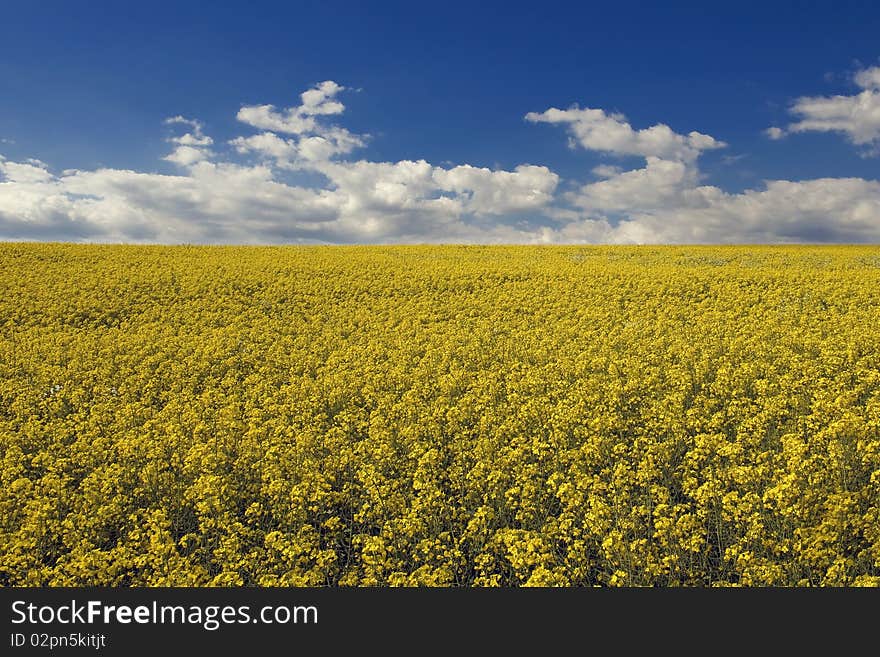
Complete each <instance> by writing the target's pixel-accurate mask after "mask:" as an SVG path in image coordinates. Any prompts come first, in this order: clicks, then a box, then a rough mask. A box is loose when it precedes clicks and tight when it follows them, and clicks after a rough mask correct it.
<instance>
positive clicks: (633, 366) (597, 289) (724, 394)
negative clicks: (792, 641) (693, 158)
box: [0, 243, 880, 586]
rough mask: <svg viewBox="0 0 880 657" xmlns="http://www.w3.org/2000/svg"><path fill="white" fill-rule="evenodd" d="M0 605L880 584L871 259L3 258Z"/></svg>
mask: <svg viewBox="0 0 880 657" xmlns="http://www.w3.org/2000/svg"><path fill="white" fill-rule="evenodd" d="M0 584H3V585H6V586H9V585H44V586H61V585H107V586H153V585H171V586H177V585H194V586H209V585H218V586H241V585H256V586H273V585H282V586H305V585H311V586H325V585H329V586H335V585H341V586H364V585H378V586H395V585H440V586H454V585H458V586H495V585H501V586H520V585H538V586H554V585H558V586H585V585H626V586H638V585H654V586H679V585H683V586H712V585H764V586H795V585H800V586H806V585H825V586H827V585H833V586H840V585H868V586H877V585H880V248H878V247H811V246H781V247H745V246H736V247H584V246H567V247H556V246H534V247H532V246H517V247H507V246H485V247H482V246H461V247H457V246H408V247H390V246H389V247H365V246H358V247H195V246H177V247H154V246H150V247H146V246H144V247H140V246H113V245H107V246H98V245H88V246H86V245H69V244H68V245H62V244H42V245H37V244H27V243H6V244H2V245H0Z"/></svg>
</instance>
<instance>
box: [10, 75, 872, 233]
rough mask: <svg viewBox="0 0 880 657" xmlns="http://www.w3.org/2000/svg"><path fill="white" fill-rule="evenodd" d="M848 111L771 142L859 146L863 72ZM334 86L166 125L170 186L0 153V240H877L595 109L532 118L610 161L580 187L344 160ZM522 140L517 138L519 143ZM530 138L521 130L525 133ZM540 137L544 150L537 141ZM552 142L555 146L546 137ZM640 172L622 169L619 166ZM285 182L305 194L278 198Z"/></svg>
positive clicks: (824, 210) (859, 225)
mask: <svg viewBox="0 0 880 657" xmlns="http://www.w3.org/2000/svg"><path fill="white" fill-rule="evenodd" d="M855 80H856V82H857V83H858V84H859V85H860V88H861V89H863V91H862V92H860V93H859V94H858V95H857V96H835V97H831V98H806V97H805V98H800V99H798V100H797V101H796V102H795V103H794V105H793V107H792V112H793V113H794V114H796V115H797V116H799V117H801V119H800V120H799V121H798V122H796V123H793V124H792V125H790V126H788V127H787V128H785V129H782V128H771V129H769V130H768V131H767V134H768V136H769V137H771V138H773V139H781V138H783V137H784V136H785V135H787V134H791V133H795V132H802V131H806V130H823V131H835V132H840V133H842V134H843V135H844V136H845V137H846V138H847V139H848V140H849V141H851V142H852V143H853V144H855V145H857V146H860V147H868V148H873V147H875V146H876V143H877V140H878V134H880V119H878V109H877V108H878V105H877V98H878V97H880V69H878V68H875V69H866V70H865V71H861V72H860V73H859V74H858V75H857V76H856V78H855ZM345 92H346V88H345V87H343V86H342V85H340V84H338V83H336V82H334V81H325V82H322V83H320V84H317V85H315V86H314V87H312V88H310V89H307V90H306V91H304V92H303V93H301V94H300V96H299V102H298V103H297V104H294V105H292V106H291V107H286V108H278V107H275V106H273V105H247V106H244V107H242V108H241V109H240V110H239V111H238V114H237V116H236V119H237V120H238V122H239V123H240V124H242V126H243V128H244V130H245V131H246V132H245V133H244V134H241V135H239V136H236V137H234V138H233V139H231V140H228V141H227V142H225V143H218V142H215V140H214V139H213V138H212V137H211V136H209V135H208V134H206V128H205V126H204V125H203V124H202V123H201V122H200V121H198V120H195V119H190V118H185V117H183V116H174V117H170V118H169V119H167V120H166V123H167V124H168V125H169V126H172V127H173V128H174V129H175V130H176V131H177V132H178V133H179V134H177V135H175V136H173V137H171V138H170V139H169V143H170V145H171V151H170V153H168V155H166V156H165V157H164V159H165V160H166V161H168V162H170V163H172V164H173V165H174V166H175V167H176V169H177V172H176V173H175V174H174V175H165V174H158V173H146V172H138V171H132V170H124V169H97V170H91V171H87V170H67V171H64V172H61V173H53V172H52V171H51V170H50V168H49V166H48V165H47V164H45V163H43V162H41V161H39V160H25V161H20V162H15V161H11V160H9V159H6V158H4V157H3V156H2V155H0V239H7V240H71V241H96V242H146V243H243V244H277V243H354V242H358V243H421V242H435V243H440V242H445V243H452V242H455V243H467V242H477V243H567V242H589V243H600V242H601V243H744V242H877V241H880V181H877V180H865V179H861V178H822V179H816V180H808V181H786V180H772V181H766V182H765V183H764V185H763V186H762V187H761V188H759V189H753V190H747V191H745V192H742V193H738V194H731V193H727V192H725V191H724V190H722V189H720V188H718V187H714V186H708V185H703V184H702V179H703V176H702V174H701V171H700V168H699V160H700V157H701V155H702V154H703V153H705V152H707V151H711V150H716V149H722V148H724V147H725V146H726V144H725V143H724V142H723V141H721V140H719V139H717V138H715V137H713V136H711V135H708V134H704V133H701V132H697V131H690V132H687V133H678V132H676V131H674V130H673V129H672V128H671V127H669V126H667V125H665V124H662V123H658V124H656V125H653V126H648V127H644V128H638V127H633V126H632V125H631V124H630V123H629V122H628V121H627V119H626V117H624V116H623V115H621V114H618V113H608V112H606V111H605V110H602V109H595V108H580V107H578V106H574V107H571V108H568V109H558V108H549V109H546V110H544V111H542V112H530V113H528V114H526V115H525V120H526V122H527V123H529V124H547V125H550V126H555V127H560V128H562V129H563V130H565V131H566V133H567V134H568V137H569V145H570V147H572V148H574V149H576V150H578V149H583V150H589V151H593V152H596V153H599V154H602V155H604V156H607V157H612V158H617V159H618V162H616V163H613V164H612V163H605V164H601V165H599V166H596V167H593V169H592V170H591V171H589V172H588V171H585V175H584V179H583V180H581V181H577V180H568V181H565V183H566V184H565V185H562V184H561V181H560V177H559V175H557V174H556V173H555V172H553V171H552V170H551V169H550V168H549V167H547V166H544V165H541V164H529V163H523V164H520V165H518V166H516V167H514V168H513V169H511V170H501V169H489V168H484V167H476V166H472V165H470V164H467V163H463V164H460V165H456V166H438V165H435V164H431V163H429V162H427V161H425V160H400V161H393V162H376V161H371V160H369V159H366V158H358V157H356V155H357V153H358V152H360V151H362V150H363V149H365V148H366V147H367V146H368V144H369V142H370V139H371V138H370V136H369V135H359V134H354V133H352V132H350V131H349V130H348V129H346V128H345V127H343V126H342V125H340V124H339V120H340V118H341V117H342V115H343V114H344V112H345V105H344V103H343V101H342V98H343V96H344V94H345ZM526 129H528V128H526ZM532 129H538V128H532ZM548 134H550V135H552V134H553V133H552V132H549V133H548ZM551 138H554V137H552V136H551ZM632 157H637V158H641V159H642V165H641V166H638V167H637V168H631V169H624V168H622V167H621V166H619V161H620V159H621V158H632ZM294 180H309V181H310V182H309V183H308V184H306V183H304V182H292V181H294Z"/></svg>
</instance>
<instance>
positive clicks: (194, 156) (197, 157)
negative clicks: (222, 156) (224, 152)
mask: <svg viewBox="0 0 880 657" xmlns="http://www.w3.org/2000/svg"><path fill="white" fill-rule="evenodd" d="M165 124H166V125H177V124H179V125H185V126H189V127H190V128H191V129H192V131H191V132H186V133H184V134H182V135H179V136H176V137H171V138H169V139H168V141H170V142H171V143H172V144H176V147H175V148H174V150H173V151H172V152H171V153H169V154H168V155H166V156H165V157H164V158H162V159H164V160H166V161H167V162H172V163H174V164H177V165H179V166H183V167H188V166H192V165H193V164H196V163H197V162H202V161H204V160H207V159H209V158H210V157H211V156H212V155H213V153H212V152H211V150H210V149H209V148H208V147H209V146H210V145H211V144H213V143H214V140H213V139H211V138H210V137H208V136H207V135H206V134H205V133H204V127H205V126H204V125H203V124H202V122H201V121H195V120H192V119H187V118H184V117H182V116H172V117H170V118H167V119H165Z"/></svg>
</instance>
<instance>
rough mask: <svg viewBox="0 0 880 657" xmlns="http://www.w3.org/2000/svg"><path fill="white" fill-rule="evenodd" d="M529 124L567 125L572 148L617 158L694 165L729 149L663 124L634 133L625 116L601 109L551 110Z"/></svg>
mask: <svg viewBox="0 0 880 657" xmlns="http://www.w3.org/2000/svg"><path fill="white" fill-rule="evenodd" d="M526 120H527V121H530V122H532V123H551V124H558V125H564V126H566V128H567V129H568V131H569V134H570V135H571V142H570V144H571V145H572V146H573V147H577V146H581V147H583V148H586V149H588V150H592V151H604V152H607V153H613V154H615V155H639V156H642V157H660V158H664V159H672V160H682V161H691V160H694V159H696V158H697V157H698V156H699V155H700V153H701V152H702V151H705V150H711V149H715V148H723V147H724V146H725V145H726V144H725V143H724V142H722V141H718V140H716V139H715V138H713V137H710V136H709V135H704V134H702V133H700V132H696V131H693V132H690V133H688V134H687V135H681V134H678V133H676V132H674V131H673V130H672V128H670V127H669V126H668V125H665V124H663V123H658V124H657V125H653V126H651V127H649V128H644V129H642V130H634V129H633V128H632V126H631V125H630V124H629V123H628V122H627V121H626V117H625V116H623V115H622V114H608V113H606V112H605V111H604V110H601V109H590V108H584V109H580V108H579V107H578V106H577V105H575V106H574V107H572V108H570V109H567V110H561V109H557V108H555V107H551V108H550V109H548V110H546V111H544V112H541V113H538V112H529V113H528V114H526Z"/></svg>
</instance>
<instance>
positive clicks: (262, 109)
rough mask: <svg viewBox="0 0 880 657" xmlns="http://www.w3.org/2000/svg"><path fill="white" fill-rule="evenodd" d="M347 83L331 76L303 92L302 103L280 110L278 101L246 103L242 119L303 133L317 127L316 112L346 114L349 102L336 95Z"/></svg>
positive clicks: (252, 124) (293, 133) (282, 130)
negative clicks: (333, 79) (263, 103)
mask: <svg viewBox="0 0 880 657" xmlns="http://www.w3.org/2000/svg"><path fill="white" fill-rule="evenodd" d="M344 90H345V87H343V86H341V85H339V84H337V83H336V82H333V81H332V80H327V81H325V82H321V83H320V84H318V85H316V86H315V87H313V88H311V89H309V90H307V91H304V92H303V93H301V94H300V99H301V100H302V104H300V105H296V106H294V107H288V108H286V109H282V110H278V109H276V108H275V106H274V105H246V106H244V107H242V108H241V109H240V110H239V111H238V116H237V117H236V118H238V120H239V121H241V122H242V123H246V124H248V125H250V126H253V127H254V128H260V129H263V130H272V131H274V132H282V133H286V134H292V135H300V134H303V133H306V132H311V131H314V130H316V126H317V121H316V120H315V117H316V116H326V115H333V114H342V112H343V111H344V110H345V105H343V104H342V103H341V102H339V101H338V100H336V95H337V94H338V93H340V92H341V91H344Z"/></svg>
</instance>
